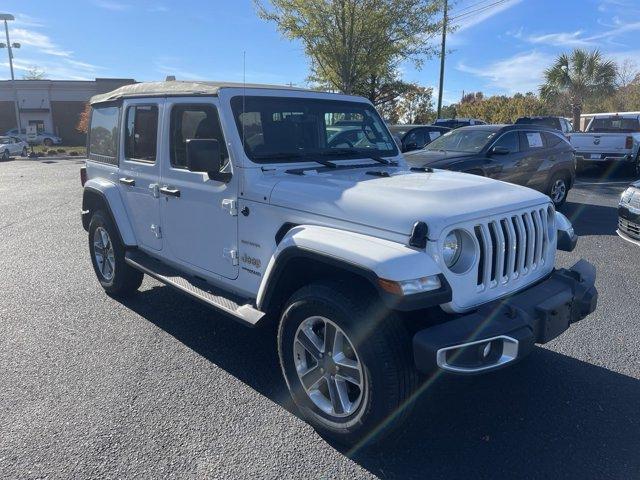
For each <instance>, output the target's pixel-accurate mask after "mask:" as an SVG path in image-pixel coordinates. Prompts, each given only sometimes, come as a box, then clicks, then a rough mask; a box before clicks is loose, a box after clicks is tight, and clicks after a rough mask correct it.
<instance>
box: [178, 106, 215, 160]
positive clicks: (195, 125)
mask: <svg viewBox="0 0 640 480" xmlns="http://www.w3.org/2000/svg"><path fill="white" fill-rule="evenodd" d="M194 138H199V139H212V140H218V143H219V144H220V155H221V157H222V159H223V160H225V159H226V158H227V157H228V154H227V146H226V144H225V141H224V136H223V135H222V129H221V128H220V119H219V118H218V112H217V110H216V109H215V107H213V106H212V105H175V106H174V107H173V109H172V110H171V142H170V143H171V145H170V149H171V165H172V166H173V167H177V168H187V140H190V139H194Z"/></svg>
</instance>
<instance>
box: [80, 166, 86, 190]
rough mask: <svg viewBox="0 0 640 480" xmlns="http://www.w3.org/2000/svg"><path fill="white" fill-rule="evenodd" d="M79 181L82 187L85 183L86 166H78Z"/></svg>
mask: <svg viewBox="0 0 640 480" xmlns="http://www.w3.org/2000/svg"><path fill="white" fill-rule="evenodd" d="M80 183H81V184H82V186H83V187H84V184H85V183H87V167H80Z"/></svg>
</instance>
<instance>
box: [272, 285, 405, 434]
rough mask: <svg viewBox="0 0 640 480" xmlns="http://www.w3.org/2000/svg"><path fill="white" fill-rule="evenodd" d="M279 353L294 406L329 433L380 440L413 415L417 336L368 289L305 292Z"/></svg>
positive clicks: (294, 301) (293, 308)
mask: <svg viewBox="0 0 640 480" xmlns="http://www.w3.org/2000/svg"><path fill="white" fill-rule="evenodd" d="M278 353H279V356H280V363H281V366H282V371H283V374H284V377H285V380H286V382H287V386H288V388H289V391H290V393H291V396H292V398H293V401H294V402H295V404H296V405H297V406H298V408H299V409H300V411H301V413H302V414H303V415H304V417H305V419H306V420H307V421H308V422H309V423H310V424H311V425H312V426H313V427H314V428H315V429H316V430H318V431H319V432H320V433H321V434H323V435H325V436H328V437H331V438H333V439H336V440H338V441H340V442H342V443H346V444H351V445H353V444H356V443H358V442H362V443H364V442H368V441H377V440H380V439H381V438H382V437H383V436H385V435H387V434H389V433H391V432H392V431H394V430H396V429H397V428H398V427H399V426H400V425H401V424H402V423H403V421H404V420H405V419H406V417H407V416H408V414H409V411H410V408H408V406H407V404H408V403H410V402H409V400H410V397H411V394H412V393H413V391H414V389H415V385H416V382H417V373H416V371H415V368H414V366H413V360H412V354H411V341H410V338H409V336H408V334H407V332H406V331H405V329H404V326H403V324H402V321H401V320H400V319H399V318H398V317H397V316H396V315H394V314H393V313H391V312H389V311H387V310H385V309H384V308H383V307H382V305H380V302H378V301H376V297H374V295H372V294H369V293H368V292H366V291H360V290H358V291H356V290H355V289H353V288H350V286H349V285H347V284H342V283H337V282H336V283H333V282H327V283H316V284H312V285H309V286H306V287H304V288H302V289H300V290H298V292H296V293H295V294H294V295H293V296H292V297H291V299H290V300H289V302H288V303H287V305H286V307H285V309H284V313H283V314H282V318H281V321H280V326H279V329H278Z"/></svg>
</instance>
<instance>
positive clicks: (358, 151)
mask: <svg viewBox="0 0 640 480" xmlns="http://www.w3.org/2000/svg"><path fill="white" fill-rule="evenodd" d="M318 155H321V156H323V157H329V156H334V155H353V156H355V157H358V156H363V157H365V158H369V159H371V160H374V161H376V162H378V163H382V164H383V165H389V166H396V165H398V163H397V162H394V161H392V160H387V159H386V158H382V157H380V156H378V155H372V154H370V153H369V152H368V151H367V150H366V149H362V148H332V149H331V150H327V151H325V152H320V153H318Z"/></svg>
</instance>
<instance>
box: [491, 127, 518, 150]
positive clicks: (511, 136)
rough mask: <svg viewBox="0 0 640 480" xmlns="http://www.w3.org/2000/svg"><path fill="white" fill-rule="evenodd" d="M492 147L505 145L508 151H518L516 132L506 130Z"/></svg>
mask: <svg viewBox="0 0 640 480" xmlns="http://www.w3.org/2000/svg"><path fill="white" fill-rule="evenodd" d="M494 147H505V148H508V149H509V152H510V153H516V152H519V151H520V143H519V142H518V133H517V132H507V133H505V134H504V135H503V136H502V137H500V138H499V139H498V141H497V142H496V143H495V144H494Z"/></svg>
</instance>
